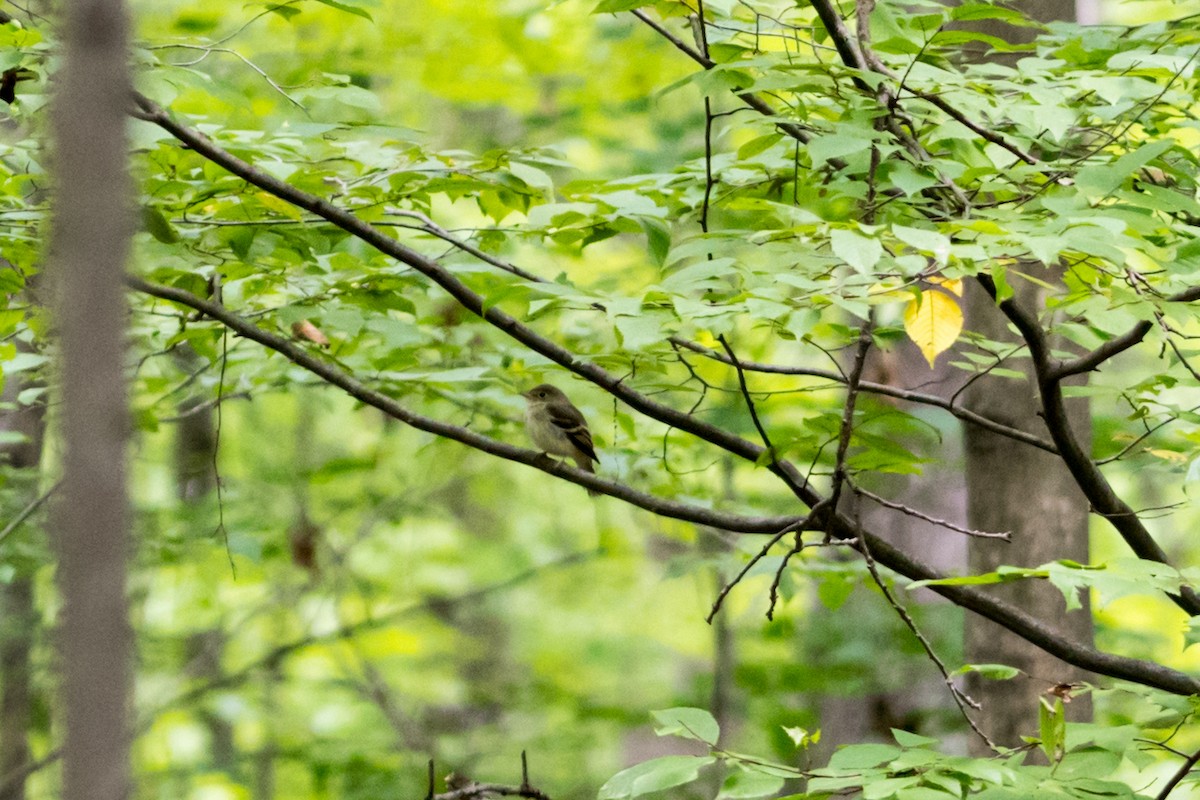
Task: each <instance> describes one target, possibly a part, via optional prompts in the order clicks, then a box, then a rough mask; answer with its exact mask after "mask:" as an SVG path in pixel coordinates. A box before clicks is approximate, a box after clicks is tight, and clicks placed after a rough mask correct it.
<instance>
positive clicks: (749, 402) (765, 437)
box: [717, 333, 777, 463]
mask: <svg viewBox="0 0 1200 800" xmlns="http://www.w3.org/2000/svg"><path fill="white" fill-rule="evenodd" d="M717 341H719V342H720V343H721V346H722V347H724V348H725V352H726V353H728V354H729V360H730V362H732V364H733V367H734V369H735V370H736V371H737V378H738V386H739V387H740V388H741V391H742V399H744V400H745V401H746V409H747V410H748V411H749V412H750V419H751V421H753V422H754V429H755V430H756V431H758V435H759V438H761V439H762V443H763V446H764V447H766V448H767V452H768V453H769V454H770V455H771V462H772V463H774V462H775V461H777V458H776V455H775V445H773V444H771V437H770V435H769V434H768V433H767V429H766V428H764V427H763V424H762V420H760V419H759V418H758V408H757V407H756V406H755V403H754V398H753V397H752V396H751V395H750V387H749V386H748V385H747V384H746V373H745V372H743V371H742V366H741V364H739V363H738V357H737V356H736V355H735V354H734V352H733V348H732V347H730V346H729V342H728V341H727V340H726V339H725V334H723V333H722V334H720V335H719V336H717Z"/></svg>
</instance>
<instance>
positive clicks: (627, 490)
mask: <svg viewBox="0 0 1200 800" xmlns="http://www.w3.org/2000/svg"><path fill="white" fill-rule="evenodd" d="M127 281H128V283H129V285H130V286H131V287H132V288H134V289H136V290H137V291H139V292H143V293H144V294H148V295H151V296H153V297H158V298H160V299H163V300H169V301H171V302H174V303H180V304H181V305H185V306H187V307H189V308H192V309H194V310H196V311H199V312H201V313H203V314H206V315H207V316H209V317H211V318H212V319H214V320H216V321H218V322H220V323H222V324H223V325H225V326H226V327H228V328H229V329H230V330H232V331H234V332H235V333H237V334H238V335H240V336H242V337H244V338H246V339H249V340H251V341H254V342H258V343H259V344H261V345H263V346H264V347H267V348H270V349H271V350H274V351H275V352H277V353H279V354H281V355H283V356H284V357H285V358H287V359H288V360H289V361H291V362H292V363H294V364H296V365H297V366H300V367H303V368H304V369H306V370H308V371H309V372H311V373H313V374H314V375H316V376H317V377H319V378H321V379H322V380H324V381H325V382H326V383H329V384H331V385H333V386H336V387H338V388H339V389H341V390H342V391H344V392H346V394H348V395H350V396H351V397H353V398H354V399H356V400H358V401H360V402H362V403H365V404H366V405H369V406H372V407H374V408H377V409H379V410H380V411H382V412H384V413H385V414H387V415H388V416H390V417H393V418H394V419H397V420H399V421H401V422H403V423H405V424H406V425H411V426H412V427H414V428H417V429H418V430H423V431H425V432H427V433H432V434H434V435H435V436H440V437H443V438H446V439H451V440H453V441H456V442H460V443H461V444H465V445H467V446H469V447H473V448H475V449H476V450H482V451H483V452H485V453H490V454H491V455H494V456H499V457H500V458H504V459H507V460H509V461H515V462H517V463H520V464H525V465H527V466H531V467H534V468H536V469H540V470H541V471H542V472H545V473H547V474H549V475H554V476H556V477H559V478H563V479H565V480H568V481H570V482H572V483H576V484H579V485H580V486H583V487H584V488H587V489H593V490H595V491H599V492H604V493H605V494H608V495H611V496H612V497H617V498H619V499H622V500H625V501H626V502H629V503H631V504H633V505H636V506H639V507H641V508H644V509H646V510H647V511H651V512H653V513H655V514H660V515H662V516H665V517H671V518H673V519H681V520H684V521H687V522H696V523H699V524H701V525H708V526H709V527H712V528H720V529H722V530H728V531H732V532H735V533H774V532H775V531H777V530H779V529H780V528H782V527H784V526H786V525H790V524H793V523H794V522H796V521H797V520H798V519H803V517H749V516H744V515H740V514H731V513H728V512H721V511H715V510H712V509H706V508H701V507H699V506H691V505H688V504H686V503H678V502H675V501H670V500H665V499H663V498H660V497H656V496H654V495H650V494H646V493H644V492H639V491H637V490H636V489H633V488H632V487H629V486H626V485H624V484H621V483H618V482H617V481H613V480H609V479H607V478H602V477H600V476H597V475H594V474H592V473H590V472H584V471H583V470H581V469H579V468H577V467H574V466H569V465H567V464H566V463H563V462H559V461H556V460H554V459H551V458H547V457H546V455H545V454H544V453H540V452H538V451H536V450H526V449H524V448H520V447H516V446H514V445H510V444H507V443H505V442H501V441H498V440H496V439H492V438H490V437H487V436H484V435H482V434H479V433H476V432H475V431H473V430H471V429H469V428H464V427H460V426H458V425H452V424H450V423H448V422H442V421H441V420H436V419H433V418H431V417H426V416H423V415H421V414H417V413H414V412H412V411H409V410H408V409H407V408H405V407H404V406H402V405H400V404H399V403H397V402H396V401H395V400H393V399H392V398H390V397H388V396H386V395H384V394H382V393H380V392H378V391H375V390H374V389H371V388H369V387H367V386H366V385H364V384H363V383H362V382H360V381H359V380H357V379H356V378H354V377H353V376H351V375H349V374H348V373H346V372H343V371H342V370H341V369H339V368H338V367H336V366H334V365H333V363H332V362H330V361H327V360H325V359H324V358H322V357H319V356H316V355H313V354H312V353H310V352H308V351H307V350H305V349H304V348H302V347H300V346H299V345H297V344H295V343H293V342H291V341H288V340H287V339H284V338H283V337H281V336H278V335H276V334H274V333H271V332H269V331H266V330H264V329H262V328H260V327H258V326H257V325H255V324H253V323H251V322H249V321H248V320H246V319H245V318H243V317H240V316H238V315H237V314H234V313H233V312H231V311H230V310H229V309H228V308H226V307H225V306H222V305H219V304H217V303H213V302H212V301H209V300H205V299H203V298H201V297H197V296H196V295H194V294H192V293H191V292H187V291H184V290H183V289H177V288H174V287H171V286H163V285H161V284H155V283H150V282H149V281H146V280H143V279H141V278H137V277H132V276H131V277H129V278H128V279H127Z"/></svg>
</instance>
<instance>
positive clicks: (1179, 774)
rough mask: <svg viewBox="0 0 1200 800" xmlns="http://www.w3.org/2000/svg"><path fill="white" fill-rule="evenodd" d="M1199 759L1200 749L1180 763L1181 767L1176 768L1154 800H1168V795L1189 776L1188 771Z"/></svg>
mask: <svg viewBox="0 0 1200 800" xmlns="http://www.w3.org/2000/svg"><path fill="white" fill-rule="evenodd" d="M1197 761H1200V750H1197V751H1196V752H1194V753H1192V754H1191V755H1190V756H1188V757H1187V760H1186V761H1184V762H1183V763H1182V764H1180V765H1179V769H1177V770H1175V774H1174V775H1172V776H1171V779H1170V780H1169V781H1167V782H1166V784H1165V785H1164V786H1163V788H1162V791H1160V792H1159V793H1158V794H1157V795H1155V798H1154V800H1167V795H1169V794H1170V793H1171V791H1172V790H1173V789H1174V788H1175V787H1176V786H1178V785H1179V782H1180V781H1182V780H1183V779H1184V778H1186V777H1187V775H1188V773H1189V772H1191V771H1192V767H1194V766H1196V762H1197Z"/></svg>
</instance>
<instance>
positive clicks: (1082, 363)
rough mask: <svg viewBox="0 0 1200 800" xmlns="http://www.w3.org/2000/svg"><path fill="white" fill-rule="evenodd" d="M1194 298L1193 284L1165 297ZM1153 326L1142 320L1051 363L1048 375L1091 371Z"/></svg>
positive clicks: (1197, 290)
mask: <svg viewBox="0 0 1200 800" xmlns="http://www.w3.org/2000/svg"><path fill="white" fill-rule="evenodd" d="M1195 300H1200V286H1193V287H1191V288H1188V289H1185V290H1183V291H1182V292H1179V293H1178V294H1173V295H1171V296H1170V297H1168V298H1167V301H1168V302H1172V303H1191V302H1193V301H1195ZM1153 327H1154V323H1153V322H1150V321H1148V320H1143V321H1141V322H1139V323H1137V324H1136V325H1134V326H1133V327H1132V328H1130V329H1129V330H1127V331H1126V332H1125V333H1123V334H1121V335H1120V336H1115V337H1113V338H1112V339H1109V340H1108V341H1107V342H1105V343H1104V344H1102V345H1100V346H1099V347H1097V348H1096V349H1095V350H1092V351H1091V352H1089V353H1085V354H1083V355H1082V356H1079V357H1078V358H1074V359H1072V360H1070V361H1063V362H1059V363H1057V364H1053V365H1051V367H1050V370H1049V373H1048V377H1049V378H1050V379H1051V380H1056V381H1060V380H1062V379H1063V378H1066V377H1069V376H1071V375H1078V374H1080V373H1082V372H1091V371H1092V370H1094V369H1096V368H1097V367H1099V366H1100V365H1101V364H1103V363H1104V362H1105V361H1107V360H1108V359H1110V358H1112V357H1113V356H1115V355H1117V354H1118V353H1123V352H1125V351H1126V350H1128V349H1129V348H1131V347H1133V346H1134V345H1136V344H1139V343H1140V342H1141V341H1142V340H1143V339H1145V338H1146V334H1148V333H1150V330H1151V329H1152V328H1153Z"/></svg>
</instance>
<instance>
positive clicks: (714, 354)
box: [670, 336, 1057, 453]
mask: <svg viewBox="0 0 1200 800" xmlns="http://www.w3.org/2000/svg"><path fill="white" fill-rule="evenodd" d="M670 341H671V344H674V345H678V346H679V347H683V348H686V349H688V350H691V351H692V352H693V353H698V354H700V355H702V356H704V357H705V358H711V359H713V360H714V361H720V362H721V363H723V364H728V365H729V366H735V365H734V364H733V362H732V361H730V360H729V357H728V356H727V355H725V354H724V353H721V352H720V351H719V350H713V349H711V348H708V347H705V346H704V345H702V344H697V343H696V342H692V341H689V340H687V339H682V338H680V337H678V336H672V337H671V339H670ZM740 363H741V367H742V369H744V370H746V371H747V372H766V373H771V374H774V375H797V376H804V377H811V378H823V379H825V380H829V381H836V382H838V383H845V382H846V376H845V375H843V374H841V373H840V372H836V371H834V370H828V369H817V368H815V367H792V366H784V365H781V364H763V363H758V362H754V361H741V362H740ZM858 386H859V390H860V391H864V392H870V393H871V394H878V395H883V396H885V397H895V398H896V399H897V400H907V401H908V402H910V403H920V404H921V405H927V406H934V407H936V408H940V409H942V410H944V411H947V412H949V413H950V414H952V415H954V416H955V417H958V418H959V419H961V420H962V421H963V422H967V423H969V424H971V425H977V426H979V427H980V428H984V429H986V430H989V431H992V432H993V433H997V434H1000V435H1001V436H1006V437H1008V438H1010V439H1015V440H1016V441H1019V442H1024V443H1025V444H1027V445H1030V446H1031V447H1036V448H1038V449H1039V450H1045V451H1046V452H1048V453H1056V452H1057V450H1055V448H1054V444H1053V443H1052V442H1049V441H1047V440H1045V439H1043V438H1041V437H1040V436H1037V435H1036V434H1032V433H1028V432H1026V431H1023V430H1020V429H1019V428H1013V427H1010V426H1008V425H1005V424H1004V423H1002V422H997V421H996V420H994V419H991V418H989V417H985V416H983V415H982V414H979V413H977V412H975V411H971V410H970V409H968V408H963V407H962V406H960V405H958V404H956V403H955V402H953V401H952V400H947V399H945V398H944V397H938V396H937V395H935V394H926V393H924V392H914V391H910V390H908V389H901V388H898V387H895V386H889V385H888V384H886V383H875V382H873V381H859V384H858Z"/></svg>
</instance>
